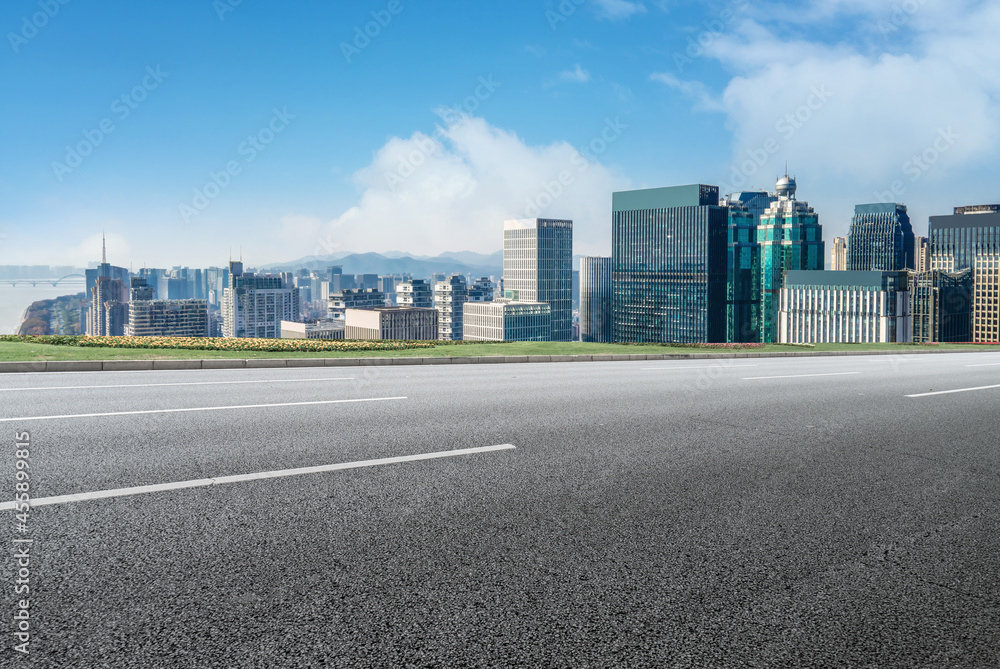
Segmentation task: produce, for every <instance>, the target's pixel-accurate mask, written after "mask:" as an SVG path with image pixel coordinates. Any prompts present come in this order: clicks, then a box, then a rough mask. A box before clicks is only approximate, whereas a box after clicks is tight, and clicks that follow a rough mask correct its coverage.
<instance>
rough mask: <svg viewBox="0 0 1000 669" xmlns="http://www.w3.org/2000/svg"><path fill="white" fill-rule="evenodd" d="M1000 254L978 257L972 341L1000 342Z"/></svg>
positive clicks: (973, 299)
mask: <svg viewBox="0 0 1000 669" xmlns="http://www.w3.org/2000/svg"><path fill="white" fill-rule="evenodd" d="M998 304H1000V253H980V254H978V255H977V256H976V270H975V275H974V278H973V297H972V341H974V342H976V343H989V344H993V343H996V342H1000V308H998V307H997V305H998Z"/></svg>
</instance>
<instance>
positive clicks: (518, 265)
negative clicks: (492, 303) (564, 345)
mask: <svg viewBox="0 0 1000 669" xmlns="http://www.w3.org/2000/svg"><path fill="white" fill-rule="evenodd" d="M503 288H504V294H503V297H505V298H508V299H512V300H515V301H519V302H544V303H546V304H548V305H549V306H550V307H551V314H552V341H571V340H572V338H573V221H569V220H555V219H546V218H528V219H520V220H512V221H505V222H504V226H503Z"/></svg>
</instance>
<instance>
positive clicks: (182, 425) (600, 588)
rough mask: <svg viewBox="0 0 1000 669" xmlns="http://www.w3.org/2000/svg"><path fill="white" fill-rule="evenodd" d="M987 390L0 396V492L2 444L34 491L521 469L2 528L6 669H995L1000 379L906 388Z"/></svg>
mask: <svg viewBox="0 0 1000 669" xmlns="http://www.w3.org/2000/svg"><path fill="white" fill-rule="evenodd" d="M820 375H822V376H820ZM771 377H783V378H771ZM178 384H183V385H178ZM95 386H100V387H95ZM984 386H1000V354H948V355H923V356H917V355H914V356H903V357H900V356H886V357H857V358H854V357H840V358H805V359H802V358H786V359H756V360H754V359H750V360H725V361H717V362H713V361H701V360H699V361H671V362H627V363H578V364H574V363H570V364H530V365H481V366H467V365H456V366H428V367H378V368H351V369H343V368H334V369H285V370H278V369H263V370H227V371H221V370H220V371H188V372H121V373H109V372H105V373H73V374H25V375H4V376H3V377H0V419H11V418H12V419H15V420H3V422H2V426H0V434H4V433H6V436H5V437H3V439H2V443H5V444H6V446H5V447H4V448H3V449H0V453H3V454H5V455H3V456H0V490H6V492H3V493H2V494H0V497H2V498H3V499H4V500H9V499H11V497H12V495H13V491H14V486H15V483H16V481H15V459H16V458H15V440H14V433H15V432H16V431H22V430H26V431H28V432H30V452H31V457H30V467H31V469H30V471H31V476H32V479H31V495H32V497H33V498H34V499H35V500H36V501H42V498H46V497H51V496H62V495H69V494H86V493H94V492H100V491H107V490H114V489H121V488H127V487H132V486H144V485H158V484H166V483H174V482H183V481H189V480H201V479H209V478H214V477H220V476H230V475H239V474H255V473H261V472H274V471H279V470H287V469H292V468H300V467H312V466H319V465H331V464H338V463H356V462H360V461H369V460H373V459H379V458H389V457H396V456H407V455H414V454H422V453H439V452H447V451H453V450H457V449H469V448H481V447H487V446H501V445H511V446H513V447H514V448H512V449H510V448H508V449H505V450H492V451H485V452H478V453H473V454H466V455H453V456H448V457H440V458H437V459H432V460H420V461H412V462H410V461H408V462H397V463H394V464H384V465H378V464H376V465H374V466H364V467H358V468H352V469H344V470H339V471H328V472H321V473H311V474H303V475H298V476H288V477H273V476H269V477H266V478H260V479H259V480H251V481H241V482H234V483H226V484H220V485H198V486H197V487H191V488H185V489H179V490H169V491H160V492H151V493H146V494H137V495H131V496H121V497H112V498H107V499H86V500H84V501H78V502H71V503H55V504H50V505H46V506H38V507H36V508H34V509H33V510H32V512H31V514H30V519H29V522H28V523H27V527H26V531H24V532H18V531H16V530H15V515H14V511H13V510H10V509H5V510H3V511H0V518H3V519H4V520H3V522H2V525H0V528H2V529H0V538H2V539H3V540H4V542H5V545H6V546H7V547H8V548H7V549H4V550H3V551H2V553H0V555H3V556H4V557H0V561H2V564H0V575H2V578H3V582H4V585H3V592H4V593H5V596H4V597H3V598H0V607H2V608H0V619H2V620H3V621H4V623H3V625H0V629H2V630H3V631H4V644H3V649H2V650H0V666H3V667H20V666H24V667H74V668H90V667H128V668H133V667H134V668H140V667H155V668H160V667H227V668H228V667H262V668H263V667H267V668H271V667H806V666H810V667H995V666H1000V522H998V507H1000V504H998V492H997V491H998V483H1000V437H998V435H1000V412H998V411H997V409H998V407H1000V387H996V388H985V389H981V390H972V391H968V392H959V393H949V394H943V395H930V396H923V397H908V396H909V395H919V394H923V393H928V392H941V391H948V390H958V389H966V388H974V387H984ZM340 400H377V401H364V402H340ZM317 402H323V404H317ZM278 404H280V405H282V406H267V405H278ZM249 405H254V408H231V407H245V406H249ZM226 407H230V408H226ZM177 409H181V410H183V411H173V410H177ZM187 409H202V410H199V411H187ZM204 409H210V410H204ZM126 412H142V413H126ZM149 412H155V413H149ZM79 414H91V415H89V416H86V417H80V416H79ZM92 414H113V415H92ZM29 418H35V419H36V420H28V419H29ZM56 501H58V500H56ZM8 506H9V504H8ZM24 538H31V539H33V540H34V543H33V544H31V549H30V550H31V558H30V572H31V574H30V589H31V590H30V600H31V601H30V616H31V617H30V646H29V649H30V654H29V655H28V656H27V657H25V656H24V655H23V654H21V653H18V652H16V651H14V650H13V649H12V648H13V646H14V645H15V643H17V641H16V637H15V636H14V631H15V622H14V621H13V616H14V615H15V613H16V610H17V600H18V597H17V596H15V595H14V593H13V588H14V584H15V579H16V577H17V574H16V572H17V570H18V566H17V560H16V558H14V557H13V551H12V550H11V549H9V547H10V546H12V545H13V544H12V543H11V542H12V540H13V539H24Z"/></svg>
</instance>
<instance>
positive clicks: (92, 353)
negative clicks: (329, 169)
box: [0, 342, 1000, 362]
mask: <svg viewBox="0 0 1000 669" xmlns="http://www.w3.org/2000/svg"><path fill="white" fill-rule="evenodd" d="M927 349H933V350H953V351H982V350H993V351H997V352H1000V346H984V345H975V344H940V345H938V346H933V347H929V346H928V347H925V346H907V345H898V344H819V345H817V346H816V347H815V348H803V347H795V346H782V345H779V344H774V345H771V344H769V345H767V346H765V347H763V348H759V349H753V351H750V352H778V351H797V352H807V351H858V352H861V351H888V350H905V351H906V352H912V353H918V352H919V351H921V350H927ZM600 353H614V354H629V353H699V354H703V353H708V354H712V353H725V351H715V350H712V349H697V348H680V347H671V346H641V345H639V346H633V345H622V344H585V343H580V342H567V343H561V342H511V343H495V344H494V343H484V344H462V345H448V344H444V345H439V346H434V347H433V348H417V349H407V350H397V351H350V352H339V351H324V352H308V353H304V352H256V351H254V352H249V351H202V350H180V349H120V348H89V347H78V346H53V345H49V344H36V343H30V342H0V361H3V362H13V361H17V362H20V361H33V360H195V359H209V358H213V359H214V358H239V359H247V358H372V357H375V358H382V357H438V356H450V357H458V356H496V355H503V356H516V355H594V354H600Z"/></svg>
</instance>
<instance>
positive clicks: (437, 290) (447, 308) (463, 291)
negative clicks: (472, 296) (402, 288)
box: [434, 274, 469, 341]
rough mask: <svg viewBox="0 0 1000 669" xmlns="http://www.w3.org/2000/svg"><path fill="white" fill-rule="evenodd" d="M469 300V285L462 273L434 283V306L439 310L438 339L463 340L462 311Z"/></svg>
mask: <svg viewBox="0 0 1000 669" xmlns="http://www.w3.org/2000/svg"><path fill="white" fill-rule="evenodd" d="M468 300H469V286H468V283H467V282H466V280H465V277H464V276H462V275H461V274H452V275H451V276H449V277H448V278H447V279H446V280H444V281H438V282H437V283H435V284H434V308H435V309H437V310H438V339H440V340H441V341H461V339H462V313H463V311H464V309H463V308H464V306H465V303H466V302H468Z"/></svg>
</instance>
